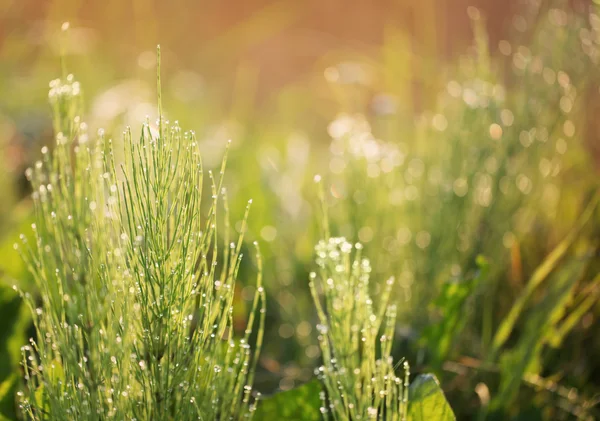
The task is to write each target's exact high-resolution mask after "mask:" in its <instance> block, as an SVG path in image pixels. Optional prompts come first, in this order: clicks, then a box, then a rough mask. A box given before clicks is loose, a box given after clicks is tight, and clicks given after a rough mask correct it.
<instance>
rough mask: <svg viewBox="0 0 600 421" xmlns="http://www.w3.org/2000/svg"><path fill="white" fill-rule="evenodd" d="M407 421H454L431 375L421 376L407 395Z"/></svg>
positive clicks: (437, 384) (436, 382)
mask: <svg viewBox="0 0 600 421" xmlns="http://www.w3.org/2000/svg"><path fill="white" fill-rule="evenodd" d="M408 420H409V421H455V420H456V417H455V416H454V413H453V412H452V408H450V405H449V404H448V401H447V400H446V396H444V392H443V391H442V389H441V387H440V383H439V382H438V379H437V378H436V377H435V376H434V375H433V374H421V375H419V376H417V378H416V379H415V380H414V381H413V382H412V383H411V385H410V387H409V393H408Z"/></svg>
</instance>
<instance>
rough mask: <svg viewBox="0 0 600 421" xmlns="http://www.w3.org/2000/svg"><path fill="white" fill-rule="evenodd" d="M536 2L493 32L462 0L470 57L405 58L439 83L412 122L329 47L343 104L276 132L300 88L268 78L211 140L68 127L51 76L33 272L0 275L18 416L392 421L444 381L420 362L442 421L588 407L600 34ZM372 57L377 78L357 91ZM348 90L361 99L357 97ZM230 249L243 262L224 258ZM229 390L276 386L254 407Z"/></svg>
mask: <svg viewBox="0 0 600 421" xmlns="http://www.w3.org/2000/svg"><path fill="white" fill-rule="evenodd" d="M559 3H560V2H557V3H543V4H542V3H537V4H534V3H528V5H526V6H525V7H524V8H523V10H522V11H521V12H520V13H521V14H520V15H519V17H516V18H515V20H514V22H515V24H516V27H515V31H514V34H513V36H512V38H511V39H510V40H502V41H500V42H499V44H498V45H497V46H495V45H490V43H489V40H488V39H487V38H486V33H485V22H484V21H483V17H482V16H481V15H480V14H479V13H478V12H477V11H476V10H475V9H470V11H469V14H470V16H471V18H472V24H473V27H474V34H475V39H474V43H473V46H472V47H471V49H470V50H469V51H468V52H467V54H465V55H464V56H463V57H461V58H460V60H458V61H457V63H456V65H445V66H443V67H442V66H440V68H439V69H440V71H439V72H430V73H428V75H429V76H428V77H430V78H434V76H432V75H433V74H434V73H435V74H437V77H438V78H439V80H432V81H431V83H432V84H433V85H435V84H438V85H439V86H440V87H441V89H440V91H439V95H438V96H437V99H435V100H432V101H429V102H428V103H429V104H431V106H430V107H429V110H428V111H422V112H421V111H418V110H417V107H415V109H412V108H411V107H410V105H407V104H404V105H403V106H398V101H400V102H402V101H408V102H410V101H409V100H408V99H407V98H408V95H407V94H406V89H405V88H406V87H405V86H400V85H401V83H400V82H399V81H395V80H391V81H389V80H388V79H390V74H394V73H393V72H392V70H393V69H392V66H391V65H392V64H395V65H398V64H399V63H391V64H390V63H388V64H387V65H389V66H388V67H385V66H387V65H386V64H385V63H374V62H373V61H370V62H368V65H365V62H367V61H364V62H361V61H360V60H359V61H357V62H349V61H345V62H342V63H340V64H331V65H330V66H329V67H328V69H327V71H326V80H327V83H328V84H329V86H330V88H331V89H332V91H334V92H335V94H336V95H338V96H339V98H342V99H341V100H340V104H339V110H337V109H334V108H335V107H336V106H332V107H330V108H331V109H329V110H328V115H332V116H334V117H333V119H332V120H331V121H322V120H317V121H316V122H313V121H312V120H310V119H306V121H304V120H302V121H301V122H302V123H303V124H297V121H296V117H295V115H296V112H297V110H298V109H301V106H300V105H299V104H300V103H310V102H311V101H310V100H309V99H310V98H307V97H306V96H302V94H300V93H298V92H286V93H282V94H281V96H280V97H278V101H279V102H278V103H277V110H278V112H277V113H273V114H270V115H269V116H268V117H269V118H268V119H266V120H265V121H243V126H244V130H239V127H240V126H235V125H231V124H229V125H225V124H224V125H223V127H221V129H222V130H224V131H233V132H236V130H234V129H235V128H236V127H238V131H237V132H236V133H239V136H236V138H235V139H234V140H235V141H234V142H233V144H231V145H229V144H228V143H227V142H226V139H221V135H220V134H219V133H220V131H218V130H215V131H214V132H215V133H217V135H215V136H214V139H213V137H211V135H209V133H210V131H209V130H206V131H201V132H199V133H200V134H198V135H196V134H194V133H193V132H184V131H183V130H182V129H181V128H180V127H179V124H178V123H176V122H173V123H170V122H169V121H168V120H169V119H170V120H171V121H173V119H172V118H170V117H171V116H170V115H169V114H168V113H167V112H165V111H164V110H162V106H161V105H160V104H161V102H162V101H161V99H160V98H159V112H158V120H157V122H156V124H152V123H151V122H150V121H146V123H145V124H143V125H142V127H141V130H140V132H139V133H136V134H135V135H134V132H135V131H132V130H131V129H129V128H126V130H125V132H124V133H123V134H122V135H121V134H119V132H120V130H121V129H119V130H118V131H115V132H113V130H111V129H107V131H106V133H105V134H104V135H99V136H95V135H92V134H91V131H92V130H91V129H88V128H87V126H86V125H85V124H84V123H83V122H82V116H83V115H84V114H85V113H84V111H83V108H84V107H83V101H82V99H81V94H80V92H79V90H80V88H79V86H78V85H77V82H76V81H74V80H73V79H69V77H68V75H67V74H66V73H65V74H64V75H63V77H62V78H61V79H59V80H58V81H56V82H53V85H52V86H51V92H52V94H51V98H50V99H51V103H52V106H53V112H54V125H55V131H56V133H57V136H56V138H55V142H54V143H53V144H52V145H48V146H47V147H46V148H45V149H44V150H43V154H42V159H41V161H40V163H39V164H35V165H34V166H33V168H32V169H31V170H30V171H28V174H29V177H30V179H31V182H32V185H33V202H34V209H35V216H34V218H33V219H34V220H33V221H27V219H26V218H21V219H22V220H24V221H26V223H23V225H27V226H28V225H29V224H30V223H31V222H33V223H34V235H33V236H32V235H31V234H30V233H29V231H30V230H27V231H26V232H24V236H23V239H22V244H20V245H19V250H20V252H21V253H22V254H23V255H24V256H25V258H26V261H27V262H28V265H29V267H30V270H31V272H32V276H33V281H34V282H33V285H31V286H29V287H28V286H27V282H25V281H24V280H26V279H27V277H26V276H25V275H19V272H18V271H17V270H15V271H12V272H10V276H11V277H12V278H18V279H16V280H14V281H13V280H12V279H9V283H10V284H12V283H17V284H18V285H19V287H20V290H23V291H28V292H29V293H30V295H29V294H28V293H27V292H22V295H23V297H24V298H25V302H26V303H28V305H29V307H30V310H31V311H30V312H31V314H32V316H33V318H34V326H35V332H32V333H30V334H28V335H29V336H32V337H34V338H35V342H34V343H31V344H29V345H28V347H26V348H24V350H23V351H24V357H25V361H24V363H25V365H24V367H27V370H28V372H27V377H28V379H27V387H26V388H25V389H24V390H23V395H22V396H21V398H20V402H21V405H22V407H23V409H24V410H25V412H26V413H28V414H29V417H30V418H33V419H50V415H48V414H49V413H50V412H49V408H52V411H53V412H52V413H55V414H60V417H62V418H64V419H68V418H72V417H73V416H76V417H77V419H79V418H82V419H98V418H101V419H104V418H106V417H109V415H110V416H112V417H113V418H119V417H120V416H121V415H122V414H135V416H136V417H137V418H138V419H180V418H181V419H192V418H194V417H197V416H198V415H199V414H205V415H203V416H204V417H205V419H229V418H233V419H240V418H245V417H250V416H252V413H253V411H252V409H254V408H255V407H257V408H258V409H257V410H258V411H259V412H258V413H260V411H261V409H260V408H261V407H263V408H265V409H263V410H262V411H263V413H262V415H256V417H257V418H259V419H261V418H260V417H261V416H262V417H263V418H265V419H270V418H268V417H271V418H276V417H279V418H282V419H283V415H282V414H284V413H285V414H288V415H290V414H291V415H290V416H296V415H297V414H298V413H306V414H312V415H306V419H307V420H308V419H314V418H311V417H312V416H313V415H316V416H317V417H319V416H322V417H323V418H325V419H330V418H333V419H339V420H347V419H348V420H350V419H351V420H355V419H399V420H402V419H404V418H406V419H408V420H413V419H419V418H416V417H417V416H418V414H419V413H421V414H423V413H425V412H426V411H425V412H423V411H424V410H422V409H423V407H427V408H429V409H431V408H432V407H438V408H440V407H441V408H445V406H444V405H443V404H444V402H445V399H444V397H443V395H441V398H440V399H439V400H436V401H435V403H431V404H429V403H426V402H430V401H427V399H426V398H425V396H430V395H431V396H437V397H439V395H438V394H437V391H438V385H437V380H433V378H429V377H418V375H419V374H420V373H424V372H433V373H435V375H436V376H437V378H439V380H440V382H441V385H442V387H443V388H444V391H445V392H446V395H447V396H448V399H449V401H450V402H451V403H452V406H453V408H454V410H455V412H456V414H457V415H456V416H457V418H458V419H478V420H486V419H489V420H494V419H522V418H525V419H572V418H579V419H594V417H597V416H598V410H597V408H596V407H595V406H596V405H595V402H596V399H595V396H597V393H598V391H599V390H600V389H599V385H598V384H597V381H596V380H595V379H594V377H595V375H594V373H595V372H596V371H597V369H598V366H597V363H596V362H595V360H594V357H593V356H594V355H595V354H594V351H593V350H595V349H597V347H598V344H597V343H596V341H595V339H594V338H595V335H594V332H595V330H596V329H597V321H596V320H597V302H598V291H599V289H598V285H599V284H598V282H600V281H599V280H598V277H597V271H598V269H600V266H599V262H598V258H597V256H598V247H599V245H598V242H597V240H596V238H597V235H598V232H599V231H598V230H599V228H598V223H597V221H598V203H597V202H598V196H597V190H598V183H597V177H595V172H594V171H596V170H595V167H594V164H593V162H592V160H591V159H590V154H589V153H588V151H587V149H586V147H585V142H586V138H587V137H588V136H590V133H589V132H588V129H587V127H586V125H587V122H586V120H587V119H589V118H590V117H589V113H590V112H589V111H588V109H587V107H588V104H589V101H590V99H589V96H590V95H591V94H590V93H591V92H595V89H596V87H597V83H598V80H597V77H596V72H595V70H596V68H597V64H598V57H600V55H599V54H598V51H599V50H598V39H599V38H598V30H599V29H600V28H599V26H598V23H597V22H598V18H597V14H596V12H595V9H589V10H588V9H586V10H585V11H583V12H577V13H576V12H573V11H572V10H570V9H567V8H566V7H563V5H561V4H559ZM393 51H394V49H393V48H392V46H387V48H386V50H385V53H386V55H385V57H384V59H383V60H384V61H385V60H390V61H394V60H395V59H398V60H400V59H399V57H400V55H401V54H400V53H398V56H395V55H394V54H393ZM104 65H106V64H104ZM378 66H379V67H381V68H378ZM394 68H395V67H394ZM372 69H375V71H374V72H372V73H369V72H370V71H371V70H372ZM377 71H380V72H381V73H382V74H383V75H384V76H385V77H384V78H383V79H385V80H387V82H386V83H388V85H385V86H378V87H374V86H370V85H368V83H370V82H369V80H375V79H377V74H376V72H377ZM352 72H354V73H352ZM356 72H358V73H356ZM357 74H359V75H361V74H362V75H367V76H368V75H371V76H370V77H367V78H366V79H365V80H362V79H360V78H358V79H356V77H354V79H353V78H352V75H354V76H356V75H357ZM336 75H337V76H336ZM391 79H393V78H391ZM163 80H164V79H163ZM370 90H381V91H382V92H384V93H385V95H377V98H378V99H377V101H375V102H376V104H375V102H374V103H373V104H375V105H377V106H375V105H373V104H370V105H369V107H370V108H367V107H366V105H367V104H366V102H365V103H363V101H364V98H366V97H368V96H369V94H368V92H370ZM160 91H161V89H160V87H159V92H160ZM167 92H168V90H167ZM166 100H167V99H165V101H166ZM240 101H241V102H243V101H242V100H240ZM386 101H387V102H386ZM286 104H288V105H289V104H292V105H293V106H292V105H290V108H289V109H288V108H286V107H287V105H286ZM169 105H171V104H169ZM329 105H330V106H331V104H329ZM371 105H372V107H371ZM169 109H174V108H172V107H169ZM408 109H410V111H407V110H408ZM178 111H180V112H181V115H182V121H183V120H191V117H190V116H191V115H193V112H194V110H192V109H191V107H189V106H187V107H182V108H180V109H179V110H178ZM338 111H339V112H338ZM336 114H337V115H336ZM167 115H169V118H167ZM173 115H175V114H173ZM177 115H179V113H177ZM199 118H200V119H199V120H198V121H203V120H202V118H203V117H202V116H200V117H199ZM297 119H298V120H301V117H297ZM309 120H310V124H308V122H309ZM304 123H307V124H304ZM194 124H195V125H196V126H197V125H199V123H198V122H196V123H194ZM90 126H92V124H90ZM311 126H314V127H311ZM94 127H95V126H94ZM109 127H119V123H118V122H111V124H110V125H109ZM201 130H203V129H201ZM88 131H89V132H90V133H88ZM93 131H94V132H95V129H94V130H93ZM115 134H116V135H115ZM111 138H112V140H111ZM215 139H216V140H215ZM200 150H202V152H203V157H204V158H205V160H204V161H205V162H206V161H208V163H207V164H206V168H213V169H215V173H214V174H212V173H210V172H209V171H206V172H205V171H204V169H203V168H202V162H201V159H200V155H199V151H200ZM224 154H225V155H226V159H227V161H228V163H229V168H228V173H227V174H228V175H227V177H226V178H224V177H223V169H224V162H225V158H223V155H224ZM315 173H319V174H323V177H322V181H321V190H319V188H315V186H314V183H313V174H315ZM205 175H206V177H205ZM49 186H50V187H49ZM202 188H204V190H205V193H204V194H203V193H202ZM206 190H208V192H206ZM319 195H320V197H318V196H319ZM205 197H208V199H206V198H205ZM249 197H252V198H253V199H254V203H253V212H252V215H251V217H250V218H251V219H250V220H248V207H249V204H248V201H247V199H248V198H249ZM319 202H321V203H322V204H323V206H324V208H323V209H324V210H326V215H325V216H324V217H322V218H321V219H322V220H324V221H327V224H325V226H324V227H321V229H318V228H317V224H316V223H314V222H313V221H314V220H315V219H318V218H315V214H319V213H320V212H321V210H319V209H318V206H315V205H317V204H318V203H319ZM230 206H231V212H230V210H229V207H230ZM23 207H24V208H26V206H23ZM230 213H231V215H233V217H230ZM53 215H54V216H53ZM230 219H231V226H230ZM217 228H218V229H217ZM19 229H20V230H22V228H19ZM234 231H235V232H236V234H234ZM330 233H335V235H336V237H330V235H331V234H330ZM242 237H244V238H245V240H244V239H242ZM254 240H260V241H261V243H262V245H261V249H262V255H261V254H258V253H257V257H256V258H255V259H254V260H249V259H244V260H241V258H240V256H241V255H242V254H253V253H252V248H253V247H252V246H251V245H250V244H251V243H252V242H254ZM314 244H317V248H316V249H315V248H314V247H313V246H314ZM358 244H361V246H360V247H358V246H357V245H358ZM315 258H316V262H315V261H314V260H315ZM5 260H6V261H7V262H8V260H9V259H8V258H6V259H5ZM315 269H316V270H315ZM312 270H315V273H314V274H313V273H310V272H311V271H312ZM57 271H58V272H57ZM256 272H258V274H256ZM263 275H264V279H265V281H264V286H263V281H262V276H263ZM256 277H258V279H257V278H256ZM392 277H393V278H394V279H395V281H394V284H393V286H392V285H391V284H387V283H386V282H385V280H386V279H390V278H392ZM7 278H8V277H7ZM306 279H309V282H306ZM235 281H237V282H235ZM263 288H264V289H263ZM265 293H266V295H265ZM11 294H12V292H10V291H8V290H7V291H6V293H5V292H4V290H2V295H0V297H2V301H1V302H2V303H5V304H3V307H4V308H6V309H12V308H16V307H13V306H17V304H18V299H17V297H15V296H14V295H11ZM267 304H268V308H269V312H268V314H266V313H265V312H264V310H265V308H266V306H267ZM315 308H316V312H315ZM6 311H8V310H6ZM19 311H20V310H19ZM11 320H12V319H11ZM23 320H24V319H23ZM25 324H26V322H22V323H21V327H20V328H19V335H20V337H23V336H24V335H25V329H24V328H23V326H22V325H25ZM263 325H264V326H265V327H264V329H263ZM212 335H214V336H212ZM41 338H48V339H47V340H40V339H41ZM382 338H385V340H384V341H382ZM392 338H395V339H394V340H392ZM263 339H264V341H263ZM13 342H14V340H13ZM262 342H264V345H265V346H264V347H262V346H261V344H262ZM249 345H251V347H250V348H249ZM7 349H8V348H7ZM11 349H12V348H11ZM259 352H261V357H260V358H259V357H258V353H259ZM11 353H12V354H15V353H14V352H13V351H11ZM12 354H11V355H12ZM113 357H114V359H113ZM404 361H406V362H410V363H411V364H410V365H411V371H412V372H413V374H412V375H411V376H408V375H407V371H405V369H404V367H402V363H403V362H404ZM255 365H257V367H258V369H257V370H256V373H255V374H254V366H255ZM40 366H41V367H43V368H42V369H41V370H40ZM314 367H317V369H318V370H317V373H318V376H317V377H319V380H320V383H318V382H314V381H309V380H310V379H311V377H313V374H312V373H313V369H314ZM319 368H320V369H319ZM4 371H6V372H7V373H8V372H12V373H19V371H18V368H15V367H12V368H11V369H10V370H9V369H7V370H4ZM4 371H3V373H4ZM197 373H202V374H197ZM204 373H206V376H204ZM415 376H417V377H416V380H414V379H415ZM407 377H408V378H407ZM14 379H18V376H12V380H11V382H12V383H6V382H5V383H2V385H3V386H2V387H0V392H2V393H0V397H1V396H5V395H7V394H5V393H4V391H5V390H8V389H11V388H12V389H14V388H15V384H18V381H16V380H14ZM100 379H101V380H100ZM0 380H2V379H0ZM409 380H413V381H412V382H410V381H409ZM304 382H308V383H307V385H305V386H302V387H300V388H298V389H293V387H294V386H297V385H299V384H301V383H304ZM80 385H81V388H80ZM251 387H253V389H256V388H257V389H258V390H261V391H262V392H266V394H271V393H272V392H275V391H280V390H281V391H284V393H282V394H281V395H275V396H274V397H272V398H268V400H265V401H264V402H263V403H260V402H259V403H258V405H257V404H256V400H255V398H254V397H253V396H251V395H252V393H251V390H253V389H251ZM428 387H431V390H433V393H431V394H427V393H425V392H423V391H424V390H427V388H428ZM12 389H11V390H12ZM290 389H291V390H290ZM288 390H289V391H288ZM286 391H287V392H286ZM319 391H320V392H321V397H320V398H318V399H315V398H316V397H317V396H316V395H318V394H319ZM11 393H12V392H11ZM65 393H67V395H65ZM123 393H125V394H126V395H123ZM8 395H10V393H9V394H8ZM132 397H134V398H133V399H132ZM436 399H437V398H436ZM1 401H2V399H0V402H1ZM2 408H3V407H2V406H0V411H3V409H2ZM54 408H56V409H54ZM278 408H280V409H278ZM294 408H295V409H294ZM429 409H428V410H429ZM279 410H281V411H282V412H277V411H279ZM74 411H75V412H74ZM438 412H439V413H436V415H430V418H429V419H437V418H436V417H438V418H440V419H444V418H443V416H444V413H446V409H443V410H442V411H438ZM73 414H75V415H73ZM97 414H102V415H99V416H98V415H97ZM264 414H268V415H264ZM95 417H96V418H95ZM186 417H187V418H186ZM421 417H422V418H423V417H424V416H423V415H421ZM519 417H521V418H519ZM62 418H61V419H62ZM425 419H428V418H425Z"/></svg>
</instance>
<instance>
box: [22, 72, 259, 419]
mask: <svg viewBox="0 0 600 421" xmlns="http://www.w3.org/2000/svg"><path fill="white" fill-rule="evenodd" d="M159 71H160V69H159ZM50 88H51V89H50V95H49V97H50V101H51V103H52V105H53V110H54V117H55V118H54V121H55V131H56V145H55V147H54V149H53V151H52V152H50V151H49V150H48V148H47V147H44V149H43V150H42V153H43V160H42V161H39V162H38V163H36V165H35V167H34V168H33V169H31V170H28V178H29V179H30V180H31V182H32V188H33V192H34V193H33V200H34V206H35V214H36V217H35V223H34V224H32V229H33V230H34V233H35V239H34V241H32V242H31V243H30V242H29V241H27V240H26V238H25V237H23V244H22V245H21V246H18V247H19V249H20V250H22V254H23V256H24V258H25V260H26V261H27V263H28V266H29V270H30V271H31V273H32V275H33V278H34V281H35V286H36V289H37V293H38V294H39V297H40V299H41V301H40V302H38V300H37V299H35V298H34V297H33V296H32V295H30V294H29V293H28V292H23V293H22V296H23V297H24V299H25V302H26V303H27V305H28V306H29V307H30V310H31V314H32V317H33V322H34V326H35V332H36V335H35V336H36V339H31V341H30V344H29V345H25V346H24V347H23V348H22V353H23V368H24V374H25V379H26V385H27V387H26V389H25V390H24V392H20V393H19V397H20V399H19V402H20V403H19V405H20V408H21V410H22V412H23V413H24V415H26V417H27V418H29V419H32V420H43V419H70V418H76V419H81V420H84V419H89V420H97V419H126V418H136V419H140V420H141V419H164V420H167V419H177V420H183V419H190V420H191V419H194V420H196V419H206V420H214V419H249V418H251V417H252V412H253V410H254V408H255V404H254V403H253V402H254V398H253V397H252V396H251V391H252V379H253V376H254V369H255V366H256V361H257V356H258V353H259V351H260V346H261V342H262V330H263V325H264V312H265V309H264V292H263V287H262V285H261V272H260V265H259V269H258V278H257V284H256V292H255V296H254V302H253V307H252V310H251V312H250V318H249V320H248V325H247V327H246V330H245V332H243V335H242V338H240V339H236V338H235V335H234V326H233V318H232V312H233V308H232V303H233V297H234V291H235V281H236V278H237V275H238V270H239V265H240V262H241V260H242V254H241V245H242V239H243V234H244V232H245V230H246V229H245V226H244V225H242V227H241V229H240V234H239V236H238V239H237V242H230V241H229V238H230V237H229V236H230V233H229V231H230V227H229V222H228V221H229V214H228V211H227V205H226V193H225V189H224V188H223V187H222V180H223V174H224V168H225V159H224V160H223V165H222V167H221V170H220V173H219V177H218V178H217V179H215V177H214V176H213V174H212V172H210V171H209V172H208V175H209V179H210V181H209V185H210V188H211V194H212V195H211V199H209V204H208V206H206V209H203V208H202V204H203V201H202V198H203V194H202V190H201V189H202V185H203V177H204V170H203V167H202V162H201V158H200V154H199V151H198V145H197V142H196V140H195V137H194V133H193V132H183V130H182V129H181V128H180V127H179V126H178V125H177V123H173V124H171V123H169V122H168V121H166V120H165V119H164V118H163V116H162V111H161V108H160V96H159V118H158V121H157V127H156V128H152V127H151V126H150V124H149V123H148V122H146V123H145V124H144V125H143V126H142V129H141V132H140V134H139V136H138V137H136V138H135V139H134V137H133V135H132V132H131V130H130V129H127V130H126V131H125V132H124V133H123V138H124V143H123V145H124V147H125V151H124V156H125V160H124V162H123V163H122V164H121V165H118V163H117V162H116V159H115V153H114V151H113V145H112V140H110V139H106V138H105V137H104V134H103V133H102V132H100V133H99V134H98V138H97V140H92V139H91V138H90V136H89V135H88V133H87V130H86V127H87V126H86V124H85V123H84V122H82V121H81V119H80V117H79V116H80V102H79V98H80V87H79V84H78V82H76V81H74V78H73V76H72V75H67V76H66V77H65V78H63V79H57V80H54V81H53V82H51V84H50ZM159 92H160V76H159ZM118 166H120V168H121V169H120V170H117V169H116V168H117V167H118ZM223 203H224V205H223ZM223 207H224V209H225V213H224V215H222V216H220V212H218V210H219V209H222V208H223ZM247 216H248V213H247V212H246V215H245V217H244V220H243V221H244V224H245V220H246V219H247ZM223 221H224V222H223ZM217 227H222V230H223V232H222V233H221V231H220V230H219V231H217ZM220 235H221V236H220ZM220 240H224V241H225V243H224V244H223V245H221V244H220V243H219V241H220ZM15 247H17V246H16V245H15ZM257 256H258V255H257ZM259 259H260V258H259ZM256 326H258V331H257V336H256V338H254V345H255V346H254V347H251V345H250V343H251V342H250V339H251V334H252V332H253V329H254V328H255V327H256Z"/></svg>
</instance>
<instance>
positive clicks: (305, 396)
mask: <svg viewBox="0 0 600 421" xmlns="http://www.w3.org/2000/svg"><path fill="white" fill-rule="evenodd" d="M321 390H322V389H321V383H320V382H319V381H318V380H317V379H313V380H311V381H310V382H308V383H306V384H304V385H302V386H300V387H297V388H295V389H292V390H289V391H286V392H280V393H277V394H276V395H274V396H271V397H269V398H265V399H261V400H260V401H259V403H258V407H257V409H256V413H255V415H254V416H255V417H256V419H257V420H282V421H283V420H286V421H319V420H321V412H320V411H319V408H320V406H321V398H320V397H319V396H320V394H321V393H322V391H321Z"/></svg>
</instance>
